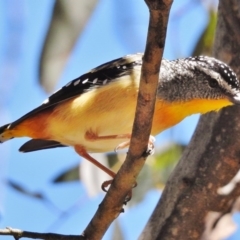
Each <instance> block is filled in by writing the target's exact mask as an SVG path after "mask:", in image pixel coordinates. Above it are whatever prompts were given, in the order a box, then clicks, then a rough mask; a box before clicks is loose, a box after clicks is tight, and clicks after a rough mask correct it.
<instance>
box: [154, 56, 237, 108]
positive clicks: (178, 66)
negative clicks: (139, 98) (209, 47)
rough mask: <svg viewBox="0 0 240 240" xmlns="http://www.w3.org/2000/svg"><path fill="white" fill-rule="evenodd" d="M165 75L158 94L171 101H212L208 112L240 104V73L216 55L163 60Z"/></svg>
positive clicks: (206, 102)
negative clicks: (165, 61)
mask: <svg viewBox="0 0 240 240" xmlns="http://www.w3.org/2000/svg"><path fill="white" fill-rule="evenodd" d="M164 68H166V70H167V71H165V72H166V73H167V74H165V73H164ZM161 78H162V79H163V81H162V82H161V80H160V85H159V89H158V94H159V95H160V96H161V97H162V98H163V99H164V100H166V101H167V102H193V103H194V101H196V102H198V104H205V105H209V106H206V111H205V110H204V111H205V112H208V111H211V110H218V109H220V108H222V107H225V106H228V105H232V104H240V83H239V80H238V78H237V76H236V74H235V73H234V72H233V70H232V69H231V68H230V67H229V66H228V65H227V64H225V63H223V62H221V61H219V60H217V59H215V58H211V57H206V56H199V57H189V58H185V59H179V60H175V61H170V62H168V64H166V66H165V65H164V64H163V72H162V74H161V75H160V79H161ZM214 105H215V106H214ZM197 107H198V106H196V108H197Z"/></svg>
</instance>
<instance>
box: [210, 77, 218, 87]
mask: <svg viewBox="0 0 240 240" xmlns="http://www.w3.org/2000/svg"><path fill="white" fill-rule="evenodd" d="M208 84H209V86H210V87H211V88H216V87H217V86H218V81H217V80H216V79H214V78H211V79H209V80H208Z"/></svg>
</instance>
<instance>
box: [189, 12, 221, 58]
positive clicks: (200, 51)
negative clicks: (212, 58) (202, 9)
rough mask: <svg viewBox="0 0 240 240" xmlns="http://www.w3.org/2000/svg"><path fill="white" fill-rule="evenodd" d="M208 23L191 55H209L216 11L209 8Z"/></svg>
mask: <svg viewBox="0 0 240 240" xmlns="http://www.w3.org/2000/svg"><path fill="white" fill-rule="evenodd" d="M208 14H209V20H208V24H207V26H206V27H205V29H204V31H203V32H202V34H201V36H200V38H199V39H198V42H197V44H196V46H195V48H194V50H193V53H192V56H197V55H211V54H212V47H213V42H214V35H215V29H216V24H217V13H216V12H215V11H214V10H212V9H210V10H209V12H208Z"/></svg>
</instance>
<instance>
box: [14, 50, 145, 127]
mask: <svg viewBox="0 0 240 240" xmlns="http://www.w3.org/2000/svg"><path fill="white" fill-rule="evenodd" d="M141 65H142V54H134V55H127V56H125V57H122V58H118V59H115V60H113V61H110V62H107V63H105V64H103V65H100V66H98V67H97V68H94V69H92V70H91V71H89V72H88V73H86V74H83V75H82V76H80V77H78V78H76V79H74V80H72V81H71V82H69V83H68V84H66V85H65V86H63V87H62V88H61V89H60V90H58V91H57V92H55V93H54V94H52V95H51V96H50V97H49V98H48V99H46V100H45V101H44V102H43V104H42V105H40V106H39V107H37V108H35V109H34V110H32V111H31V112H29V113H27V114H26V115H24V116H22V117H21V118H19V119H18V120H16V121H15V122H13V123H12V124H11V125H10V126H9V128H10V129H11V128H13V127H15V126H16V125H17V124H19V123H20V122H22V121H23V120H25V119H27V118H28V117H31V116H33V115H34V114H36V113H39V112H41V111H43V110H46V109H48V108H51V107H54V106H56V105H57V104H59V103H61V102H64V101H66V100H68V99H70V98H73V97H76V96H78V95H81V94H83V93H85V92H87V91H90V90H91V89H95V88H98V87H102V86H105V85H106V84H109V83H111V82H113V81H114V80H115V79H118V78H120V77H121V76H124V75H127V74H129V73H130V72H131V71H132V70H133V69H134V67H136V66H138V67H139V66H141Z"/></svg>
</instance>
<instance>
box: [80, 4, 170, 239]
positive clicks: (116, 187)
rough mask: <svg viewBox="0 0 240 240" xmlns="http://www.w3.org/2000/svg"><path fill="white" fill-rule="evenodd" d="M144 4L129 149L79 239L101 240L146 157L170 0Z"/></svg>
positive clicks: (119, 211)
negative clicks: (144, 33)
mask: <svg viewBox="0 0 240 240" xmlns="http://www.w3.org/2000/svg"><path fill="white" fill-rule="evenodd" d="M145 2H146V3H147V5H148V7H149V10H150V21H149V28H148V37H147V44H146V49H145V54H144V57H143V66H142V72H141V81H140V88H139V93H138V103H137V109H136V115H135V120H134V125H133V132H132V138H131V143H130V148H129V152H128V154H127V157H126V161H125V162H124V164H123V166H122V167H121V169H120V170H119V172H118V174H117V175H116V177H115V179H114V181H113V183H112V184H111V187H110V189H109V191H108V193H107V195H106V196H105V198H104V200H103V202H102V203H101V204H100V205H99V208H98V210H97V212H96V214H95V215H94V217H93V219H92V220H91V222H90V223H89V225H88V226H87V228H86V229H85V231H84V234H83V235H84V236H85V237H86V238H87V239H91V240H94V239H101V238H102V236H103V235H104V233H105V232H106V230H107V229H108V227H109V226H110V224H111V223H112V221H113V220H114V219H115V218H116V217H118V215H119V214H120V213H121V212H122V211H123V210H122V207H123V204H124V202H125V198H126V196H127V194H128V193H129V191H131V188H132V186H134V184H135V182H136V178H137V176H138V174H139V172H140V170H141V169H142V167H143V165H144V163H145V160H146V158H147V155H148V153H147V149H148V147H147V146H148V141H149V135H150V132H151V126H152V118H153V113H154V106H155V99H156V92H157V86H158V81H159V69H160V64H161V59H162V55H163V48H164V44H165V37H166V30H167V23H168V16H169V11H170V7H171V4H172V0H145Z"/></svg>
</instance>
